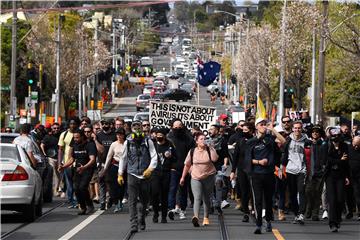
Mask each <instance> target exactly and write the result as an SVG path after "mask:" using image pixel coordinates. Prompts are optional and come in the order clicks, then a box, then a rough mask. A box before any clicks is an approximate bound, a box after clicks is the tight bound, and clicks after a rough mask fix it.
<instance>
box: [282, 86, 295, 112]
mask: <svg viewBox="0 0 360 240" xmlns="http://www.w3.org/2000/svg"><path fill="white" fill-rule="evenodd" d="M292 94H293V93H292V92H291V89H290V90H289V91H287V90H285V92H284V108H292Z"/></svg>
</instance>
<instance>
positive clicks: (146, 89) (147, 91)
mask: <svg viewBox="0 0 360 240" xmlns="http://www.w3.org/2000/svg"><path fill="white" fill-rule="evenodd" d="M152 89H153V87H152V84H148V83H147V84H145V85H144V89H143V94H150V93H151V90H152Z"/></svg>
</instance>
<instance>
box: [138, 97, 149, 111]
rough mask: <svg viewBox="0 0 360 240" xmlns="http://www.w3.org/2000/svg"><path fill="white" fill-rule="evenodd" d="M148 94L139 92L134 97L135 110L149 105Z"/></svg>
mask: <svg viewBox="0 0 360 240" xmlns="http://www.w3.org/2000/svg"><path fill="white" fill-rule="evenodd" d="M149 100H150V95H147V94H140V95H139V96H138V97H137V98H136V111H140V110H141V109H145V108H146V107H147V106H148V105H149Z"/></svg>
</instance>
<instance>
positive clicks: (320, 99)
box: [316, 0, 329, 123]
mask: <svg viewBox="0 0 360 240" xmlns="http://www.w3.org/2000/svg"><path fill="white" fill-rule="evenodd" d="M322 4H323V19H322V24H321V32H320V46H319V70H318V71H319V72H318V75H319V78H318V86H317V87H318V89H317V90H318V92H317V94H316V97H317V107H316V112H317V114H316V120H317V122H321V123H323V121H324V116H323V115H324V82H325V37H326V28H327V19H328V8H329V2H328V1H326V0H325V1H322Z"/></svg>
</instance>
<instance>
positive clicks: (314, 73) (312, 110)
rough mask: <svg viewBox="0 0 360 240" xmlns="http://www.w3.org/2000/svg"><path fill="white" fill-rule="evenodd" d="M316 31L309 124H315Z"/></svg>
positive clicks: (314, 34) (313, 49)
mask: <svg viewBox="0 0 360 240" xmlns="http://www.w3.org/2000/svg"><path fill="white" fill-rule="evenodd" d="M316 92H317V91H316V29H315V28H314V31H313V45H312V64H311V105H310V117H311V123H312V124H315V123H316V96H315V95H316Z"/></svg>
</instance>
